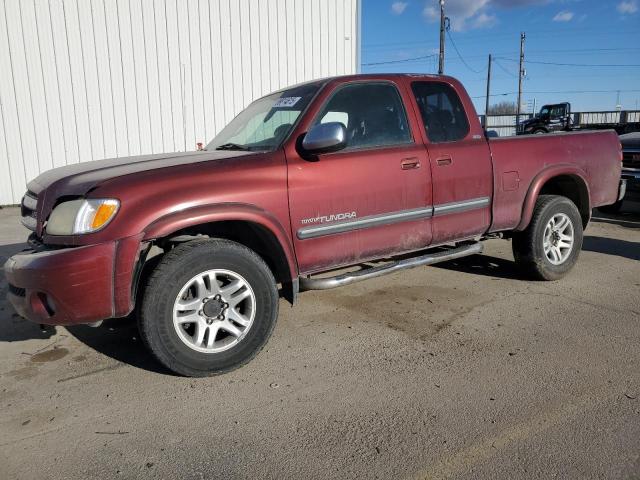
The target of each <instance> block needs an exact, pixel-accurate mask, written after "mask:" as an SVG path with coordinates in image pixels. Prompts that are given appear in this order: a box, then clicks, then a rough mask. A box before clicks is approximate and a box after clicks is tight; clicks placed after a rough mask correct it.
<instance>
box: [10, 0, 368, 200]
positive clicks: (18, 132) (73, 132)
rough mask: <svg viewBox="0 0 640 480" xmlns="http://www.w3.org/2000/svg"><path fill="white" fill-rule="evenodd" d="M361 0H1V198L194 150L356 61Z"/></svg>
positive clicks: (350, 68)
mask: <svg viewBox="0 0 640 480" xmlns="http://www.w3.org/2000/svg"><path fill="white" fill-rule="evenodd" d="M359 27H360V0H0V115H1V118H0V121H1V124H0V205H7V204H16V203H19V202H20V199H21V197H22V195H23V194H24V191H25V188H26V186H25V185H26V182H28V181H29V180H31V179H33V178H35V177H36V176H37V175H38V174H39V173H41V172H43V171H45V170H48V169H50V168H54V167H58V166H62V165H67V164H72V163H77V162H84V161H89V160H96V159H100V158H108V157H115V156H127V155H137V154H144V153H159V152H171V151H179V150H193V149H195V145H196V143H197V142H203V143H206V142H207V141H208V140H209V139H211V138H212V137H213V135H214V134H215V133H217V132H218V131H219V130H220V129H221V128H222V127H223V126H224V125H225V124H226V123H227V122H228V121H229V120H231V119H232V118H233V117H234V116H235V114H236V113H238V112H239V111H240V110H241V109H242V108H244V107H245V106H246V105H247V104H248V103H249V102H250V101H251V100H253V99H255V98H257V97H259V96H262V95H264V94H266V93H269V92H270V91H273V90H276V89H278V88H281V87H285V86H287V85H292V84H295V83H299V82H302V81H305V80H310V79H313V78H320V77H325V76H330V75H340V74H349V73H354V72H356V71H357V69H358V65H359V51H360V47H359V38H360V35H359Z"/></svg>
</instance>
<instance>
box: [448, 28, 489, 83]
mask: <svg viewBox="0 0 640 480" xmlns="http://www.w3.org/2000/svg"><path fill="white" fill-rule="evenodd" d="M447 36H448V37H449V40H450V41H451V45H453V49H454V50H455V51H456V53H457V54H458V58H459V59H460V61H461V62H462V64H463V65H464V66H465V67H467V68H468V69H469V70H471V71H472V72H473V73H482V72H484V70H476V69H474V68H471V67H470V66H469V64H468V63H467V62H466V61H465V60H464V58H462V55H460V50H458V47H457V46H456V42H454V41H453V37H452V36H451V31H450V30H449V29H447Z"/></svg>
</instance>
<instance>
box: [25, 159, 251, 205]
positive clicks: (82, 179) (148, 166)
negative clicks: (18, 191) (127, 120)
mask: <svg viewBox="0 0 640 480" xmlns="http://www.w3.org/2000/svg"><path fill="white" fill-rule="evenodd" d="M255 153H256V152H246V151H229V150H224V151H223V150H214V151H202V152H179V153H161V154H155V155H140V156H135V157H119V158H107V159H105V160H96V161H93V162H83V163H76V164H73V165H66V166H64V167H59V168H54V169H53V170H48V171H46V172H44V173H43V174H41V175H39V176H38V177H36V178H35V179H34V180H32V181H31V182H29V184H28V185H27V188H28V189H29V191H30V192H32V193H35V194H36V195H38V196H40V194H41V193H42V192H44V191H45V190H46V191H47V192H46V193H47V196H48V197H50V196H53V194H57V195H60V194H61V195H84V194H85V193H87V192H88V191H90V190H92V189H93V188H94V187H96V186H97V185H99V184H100V183H101V182H104V181H106V180H111V179H113V178H116V177H122V176H124V175H131V174H134V173H138V172H145V171H149V170H156V169H159V168H167V167H174V166H178V165H187V164H192V163H198V162H208V161H212V160H223V159H228V158H233V157H241V156H246V155H251V154H255ZM57 195H56V196H57Z"/></svg>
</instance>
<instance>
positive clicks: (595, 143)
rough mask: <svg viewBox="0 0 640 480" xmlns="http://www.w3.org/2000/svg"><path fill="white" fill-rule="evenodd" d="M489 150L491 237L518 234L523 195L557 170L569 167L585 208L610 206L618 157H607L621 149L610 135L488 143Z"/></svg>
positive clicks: (598, 133) (574, 134)
mask: <svg viewBox="0 0 640 480" xmlns="http://www.w3.org/2000/svg"><path fill="white" fill-rule="evenodd" d="M489 148H490V150H491V155H492V157H493V179H494V202H493V212H492V213H493V219H492V224H491V229H490V231H491V232H499V231H504V230H511V229H518V226H519V225H520V224H521V220H522V216H523V205H525V206H526V201H527V196H528V192H530V191H531V190H532V189H533V188H534V185H536V184H537V183H538V182H544V180H545V179H546V178H550V177H551V176H552V175H553V171H554V169H557V168H558V167H562V168H566V167H567V166H568V165H571V169H572V171H573V173H572V174H571V176H572V177H574V178H575V177H578V178H581V179H582V180H583V181H584V183H585V184H586V187H587V189H588V195H589V197H590V199H591V205H590V207H591V208H594V207H598V206H600V205H608V204H611V203H614V202H615V201H616V198H615V196H616V192H617V186H618V182H619V180H620V171H621V166H622V164H621V154H618V155H612V152H620V148H621V147H620V141H619V139H618V135H617V134H616V133H615V131H613V130H606V131H596V132H594V131H589V132H567V133H558V134H553V135H530V136H521V137H504V138H491V139H490V140H489ZM541 161H542V162H543V166H542V168H541V166H540V165H541Z"/></svg>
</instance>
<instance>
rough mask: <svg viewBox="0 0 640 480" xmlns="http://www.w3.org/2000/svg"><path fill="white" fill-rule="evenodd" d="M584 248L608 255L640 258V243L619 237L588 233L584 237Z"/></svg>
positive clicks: (633, 258)
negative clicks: (598, 235)
mask: <svg viewBox="0 0 640 480" xmlns="http://www.w3.org/2000/svg"><path fill="white" fill-rule="evenodd" d="M582 250H585V251H587V252H597V253H604V254H606V255H616V256H618V257H623V258H628V259H629V260H640V243H638V242H629V241H627V240H618V239H617V238H608V237H593V236H590V235H587V236H585V237H584V241H583V243H582Z"/></svg>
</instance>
